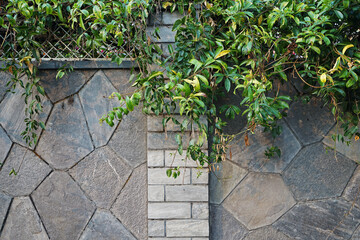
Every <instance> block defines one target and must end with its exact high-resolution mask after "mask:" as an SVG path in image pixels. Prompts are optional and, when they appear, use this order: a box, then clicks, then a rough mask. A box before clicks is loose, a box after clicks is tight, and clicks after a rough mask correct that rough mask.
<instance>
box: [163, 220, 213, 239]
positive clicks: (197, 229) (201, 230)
mask: <svg viewBox="0 0 360 240" xmlns="http://www.w3.org/2000/svg"><path fill="white" fill-rule="evenodd" d="M166 236H167V237H208V236H209V222H208V220H168V221H166Z"/></svg>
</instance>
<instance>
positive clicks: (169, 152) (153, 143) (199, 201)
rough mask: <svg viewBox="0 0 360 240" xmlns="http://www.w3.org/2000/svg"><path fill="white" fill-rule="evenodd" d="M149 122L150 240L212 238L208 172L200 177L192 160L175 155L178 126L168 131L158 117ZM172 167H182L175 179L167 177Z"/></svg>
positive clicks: (151, 118) (204, 172)
mask: <svg viewBox="0 0 360 240" xmlns="http://www.w3.org/2000/svg"><path fill="white" fill-rule="evenodd" d="M179 117H180V116H179ZM147 124H148V126H147V128H148V129H147V130H148V136H147V147H148V150H147V151H148V152H147V156H148V159H147V163H148V229H149V230H148V236H149V240H151V239H153V240H155V239H156V240H160V239H161V240H166V239H182V240H191V239H198V240H206V239H209V203H208V198H209V193H208V191H209V190H208V173H207V172H206V171H204V170H201V171H202V172H203V173H202V174H201V176H200V177H197V174H198V171H199V170H198V169H196V167H197V165H196V163H195V162H194V161H193V160H187V161H186V162H185V161H183V159H184V157H183V156H179V155H178V154H177V155H175V157H174V153H175V152H176V149H177V144H176V143H175V141H174V139H173V138H174V136H175V135H176V133H177V132H176V131H178V129H177V128H174V127H171V126H169V128H168V129H167V134H165V131H164V129H163V127H162V117H156V116H148V121H147ZM166 137H167V139H166ZM171 166H172V167H176V166H181V167H182V168H181V174H180V176H179V177H178V178H176V179H174V178H169V177H167V176H166V170H167V169H169V167H171Z"/></svg>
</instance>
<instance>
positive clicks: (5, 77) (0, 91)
mask: <svg viewBox="0 0 360 240" xmlns="http://www.w3.org/2000/svg"><path fill="white" fill-rule="evenodd" d="M10 80H11V76H10V75H9V74H7V73H5V72H3V71H0V102H1V100H2V99H3V98H4V96H5V94H6V90H8V89H9V87H7V86H6V84H7V83H8V82H9V81H10Z"/></svg>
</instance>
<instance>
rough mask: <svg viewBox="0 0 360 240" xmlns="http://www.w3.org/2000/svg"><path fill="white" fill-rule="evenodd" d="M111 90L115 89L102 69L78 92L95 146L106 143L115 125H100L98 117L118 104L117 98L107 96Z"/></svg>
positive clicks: (114, 90)
mask: <svg viewBox="0 0 360 240" xmlns="http://www.w3.org/2000/svg"><path fill="white" fill-rule="evenodd" d="M113 92H116V89H115V88H114V87H113V85H112V84H111V83H110V81H109V80H108V79H107V77H106V76H105V75H104V73H103V72H102V71H98V72H97V73H95V75H94V76H93V77H92V78H91V80H90V81H89V82H88V83H87V84H86V85H85V86H84V88H83V89H81V91H80V92H79V97H80V101H81V104H82V106H83V109H84V114H85V118H86V121H87V123H88V126H89V131H90V134H91V137H92V139H93V141H94V145H95V147H101V146H104V145H105V144H107V142H108V141H109V139H110V137H111V135H112V133H113V132H114V131H115V127H110V126H109V125H108V124H106V123H104V124H102V125H100V123H99V119H100V118H101V117H102V116H103V115H106V114H107V113H108V111H110V110H112V109H113V108H114V107H118V106H119V103H118V100H117V98H116V99H109V98H108V97H109V96H110V95H111V94H112V93H113Z"/></svg>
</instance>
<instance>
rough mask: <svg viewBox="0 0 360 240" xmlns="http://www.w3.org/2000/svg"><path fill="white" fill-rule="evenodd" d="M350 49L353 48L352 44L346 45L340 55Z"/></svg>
mask: <svg viewBox="0 0 360 240" xmlns="http://www.w3.org/2000/svg"><path fill="white" fill-rule="evenodd" d="M352 47H354V45H353V44H349V45H346V46H345V47H344V49H343V50H342V54H345V52H346V50H348V49H349V48H352Z"/></svg>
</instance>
